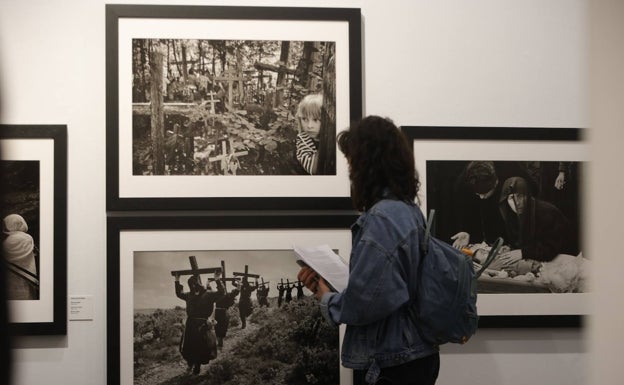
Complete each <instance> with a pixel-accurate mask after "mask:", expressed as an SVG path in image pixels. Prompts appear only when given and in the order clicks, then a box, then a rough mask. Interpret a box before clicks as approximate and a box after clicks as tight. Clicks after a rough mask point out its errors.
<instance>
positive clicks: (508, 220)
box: [426, 160, 591, 293]
mask: <svg viewBox="0 0 624 385" xmlns="http://www.w3.org/2000/svg"><path fill="white" fill-rule="evenodd" d="M581 169H582V162H552V161H549V162H543V161H482V160H475V161H427V174H426V175H427V180H426V184H427V191H426V194H427V210H431V209H435V220H434V223H435V225H434V231H435V235H436V236H437V237H438V238H440V239H442V240H444V241H446V242H448V243H449V244H451V245H453V246H454V247H455V248H457V249H460V250H462V251H463V252H464V253H465V254H467V255H470V256H472V258H473V260H474V262H475V268H477V267H480V266H481V265H480V264H481V263H483V262H484V261H485V259H486V257H487V256H488V253H489V252H490V250H491V249H492V245H493V243H494V242H495V240H496V239H497V238H498V237H502V238H503V240H504V242H503V246H502V247H501V249H500V250H499V252H498V254H497V255H496V256H495V258H494V260H493V262H492V263H491V264H490V265H489V266H488V268H487V269H486V270H485V271H484V273H483V275H481V277H480V278H479V281H478V286H477V288H478V291H479V292H480V293H580V292H586V291H587V288H586V283H587V277H588V275H589V269H590V265H591V256H587V255H585V254H583V245H582V242H581V240H582V231H583V229H582V227H581V224H582V223H583V222H582V220H581V217H580V216H581V212H582V210H581V205H580V202H581V189H580V187H581V186H582V183H583V178H582V172H581V171H582V170H581Z"/></svg>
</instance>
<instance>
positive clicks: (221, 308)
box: [215, 289, 239, 338]
mask: <svg viewBox="0 0 624 385" xmlns="http://www.w3.org/2000/svg"><path fill="white" fill-rule="evenodd" d="M238 293H239V290H238V289H234V290H232V291H231V292H229V293H227V294H225V295H224V296H222V297H221V298H219V299H218V300H217V302H216V303H215V321H217V324H216V325H215V334H216V335H217V338H224V337H225V335H226V334H227V331H228V328H229V326H230V316H229V315H228V313H227V311H228V309H229V308H230V306H232V305H234V301H235V300H236V296H237V295H238Z"/></svg>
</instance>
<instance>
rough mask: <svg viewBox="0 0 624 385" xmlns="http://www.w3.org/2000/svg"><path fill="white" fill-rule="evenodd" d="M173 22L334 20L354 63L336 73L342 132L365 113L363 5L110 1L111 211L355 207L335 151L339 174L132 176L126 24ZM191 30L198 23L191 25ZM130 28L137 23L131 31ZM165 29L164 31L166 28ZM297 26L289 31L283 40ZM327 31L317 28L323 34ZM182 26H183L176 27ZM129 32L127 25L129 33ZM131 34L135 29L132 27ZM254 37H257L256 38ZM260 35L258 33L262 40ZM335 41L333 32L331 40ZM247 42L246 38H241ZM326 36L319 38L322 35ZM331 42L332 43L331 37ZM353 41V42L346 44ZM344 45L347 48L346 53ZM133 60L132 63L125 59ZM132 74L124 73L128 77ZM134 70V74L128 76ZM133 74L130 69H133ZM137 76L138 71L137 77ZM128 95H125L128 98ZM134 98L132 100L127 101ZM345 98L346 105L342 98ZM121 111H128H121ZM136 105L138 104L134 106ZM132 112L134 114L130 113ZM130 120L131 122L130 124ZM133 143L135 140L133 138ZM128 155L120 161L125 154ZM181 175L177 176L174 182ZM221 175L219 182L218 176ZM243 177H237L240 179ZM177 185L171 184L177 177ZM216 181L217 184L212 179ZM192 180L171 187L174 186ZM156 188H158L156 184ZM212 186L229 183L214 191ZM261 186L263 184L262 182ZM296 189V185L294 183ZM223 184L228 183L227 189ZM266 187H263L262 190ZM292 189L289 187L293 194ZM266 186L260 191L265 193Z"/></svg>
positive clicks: (343, 166)
mask: <svg viewBox="0 0 624 385" xmlns="http://www.w3.org/2000/svg"><path fill="white" fill-rule="evenodd" d="M150 20H154V22H155V23H158V22H171V23H177V24H175V25H176V26H185V25H191V24H192V23H195V22H201V23H205V24H202V30H204V31H205V30H210V23H215V22H220V23H221V22H227V23H232V24H233V25H234V26H235V27H236V29H237V30H243V31H244V30H245V28H246V26H247V23H252V22H258V21H261V22H267V23H275V22H291V23H298V22H301V25H308V24H310V23H320V24H319V25H324V26H325V25H327V24H326V23H332V25H333V24H336V25H337V26H339V28H342V29H341V31H344V33H342V32H341V34H340V37H339V38H338V37H337V38H336V40H338V41H341V43H340V44H341V45H340V46H339V45H338V44H337V45H336V46H337V47H339V48H338V49H337V53H336V55H337V57H338V58H344V59H345V60H340V61H339V62H340V63H343V62H345V61H348V65H346V66H345V65H342V66H337V69H336V76H337V79H338V78H339V79H341V80H340V81H337V85H336V93H337V94H336V95H338V93H340V95H341V96H340V97H338V96H337V103H336V105H337V106H336V116H337V120H336V131H337V132H338V131H340V130H342V129H344V128H346V127H347V126H348V125H349V123H350V122H351V121H353V120H357V119H359V118H361V116H362V85H361V84H362V63H361V60H362V59H361V57H362V51H361V50H362V48H361V38H362V34H361V14H360V9H356V8H305V7H301V8H298V7H297V8H295V7H293V8H291V7H229V6H170V5H122V4H107V5H106V127H107V128H106V131H107V135H106V147H107V150H106V153H107V161H106V180H107V193H106V196H107V210H109V211H123V210H195V209H202V210H213V209H218V210H282V209H284V210H306V209H314V210H316V209H329V210H333V209H350V208H351V200H350V198H349V182H348V175H347V165H346V160H344V159H343V157H342V156H339V152H336V154H337V155H336V173H335V175H312V176H310V175H307V176H306V175H284V176H279V175H278V176H273V175H263V176H258V175H252V176H250V178H247V177H248V176H236V175H229V176H227V178H224V176H223V175H220V176H219V175H217V176H214V175H212V176H205V177H203V178H202V177H200V178H196V175H195V176H187V175H176V176H166V175H157V176H146V175H133V174H134V171H133V170H132V152H133V150H132V148H131V146H126V147H124V149H120V147H123V146H124V145H123V144H122V143H125V139H124V138H126V137H127V136H128V135H130V136H131V135H132V134H131V133H128V131H130V132H131V131H132V129H131V127H128V124H127V123H126V120H124V123H123V124H122V123H120V121H121V120H123V119H126V118H127V116H126V114H125V113H124V111H125V110H124V108H120V106H122V107H123V106H125V105H130V106H131V105H132V103H131V102H132V98H131V97H130V98H127V97H120V93H122V92H124V90H125V88H127V87H125V88H124V87H120V84H122V83H123V84H128V83H127V82H121V80H120V63H125V62H126V61H130V58H129V57H126V56H124V55H128V54H127V52H126V51H124V53H123V54H122V53H120V42H121V41H124V40H123V39H124V38H126V39H128V37H125V35H124V37H123V38H122V37H121V36H120V35H122V34H123V33H120V25H122V23H124V22H125V21H130V23H132V22H134V21H137V23H139V22H143V21H150ZM191 28H192V27H191ZM130 29H131V28H130ZM161 29H162V28H161ZM297 29H298V28H283V29H282V31H283V32H279V33H283V34H284V37H283V40H289V34H291V33H292V31H295V30H297ZM326 29H327V28H318V30H319V31H323V30H326ZM172 30H180V28H172ZM124 31H125V30H124ZM127 34H128V35H131V34H132V33H130V32H128V33H127ZM246 38H247V39H254V36H253V35H251V36H249V37H246ZM255 39H256V40H257V39H258V38H255ZM330 39H331V37H330ZM240 40H245V39H244V38H243V39H240ZM319 41H320V40H319ZM325 41H328V40H325ZM345 46H347V47H345ZM340 50H342V51H341V52H339V51H340ZM126 59H128V60H126ZM126 72H128V71H121V74H125V73H126ZM126 75H127V74H126ZM130 75H131V74H130ZM130 77H132V76H130ZM122 99H123V100H122ZM126 100H128V102H127V103H126V102H125V101H126ZM343 100H344V102H343ZM120 110H121V111H120ZM130 110H131V108H130ZM131 115H132V112H130V114H129V116H130V118H131ZM130 125H131V124H130ZM129 141H130V142H132V139H130V140H129ZM128 157H129V158H130V159H129V160H120V159H121V158H124V159H128ZM171 178H174V179H171ZM211 178H216V179H211ZM235 178H237V179H235ZM174 181H175V183H172V182H174ZM213 181H217V182H218V183H213ZM180 182H182V183H187V185H186V187H184V186H179V187H178V188H176V189H172V190H171V191H169V190H168V189H167V186H171V185H172V184H178V185H179V183H180ZM152 183H153V184H155V185H151V184H152ZM206 183H209V184H211V185H212V186H213V187H214V186H216V185H219V186H224V187H223V190H219V191H213V189H212V188H206V186H205V185H204V184H206ZM260 184H261V185H262V186H261V187H259V186H260ZM289 186H290V187H289ZM220 188H221V187H220ZM258 188H260V190H262V191H260V190H258ZM286 189H290V190H289V191H287V190H286ZM258 191H260V192H258Z"/></svg>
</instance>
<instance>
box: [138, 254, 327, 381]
mask: <svg viewBox="0 0 624 385" xmlns="http://www.w3.org/2000/svg"><path fill="white" fill-rule="evenodd" d="M292 254H293V252H292V250H240V251H239V250H218V251H212V250H195V251H171V252H169V251H157V252H151V251H150V252H146V251H143V252H141V251H139V252H135V253H134V384H228V383H245V384H258V383H272V384H306V383H316V384H328V385H329V384H339V353H338V344H339V339H338V328H336V327H333V326H330V325H329V324H328V323H326V322H324V321H323V319H322V316H321V314H320V309H319V305H318V301H316V300H315V299H314V298H313V297H312V293H311V292H310V291H308V289H306V288H305V287H304V286H303V283H302V282H299V281H297V272H298V271H299V266H298V265H297V264H296V263H294V259H293V255H292Z"/></svg>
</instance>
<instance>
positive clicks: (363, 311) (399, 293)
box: [321, 199, 438, 383]
mask: <svg viewBox="0 0 624 385" xmlns="http://www.w3.org/2000/svg"><path fill="white" fill-rule="evenodd" d="M423 228H424V217H423V215H422V213H421V211H420V208H419V207H418V206H416V205H415V204H413V203H411V202H410V203H408V202H404V201H399V200H393V199H383V200H381V201H379V202H377V203H376V204H375V205H374V206H373V207H371V208H370V209H369V210H368V211H366V212H365V213H363V214H362V215H361V216H360V217H359V218H358V220H357V221H356V222H355V224H354V225H353V226H352V227H351V232H352V237H353V238H352V242H353V244H352V250H351V258H350V261H349V282H348V285H347V288H346V289H344V290H343V291H342V292H340V293H326V294H325V295H324V296H323V298H322V299H321V312H322V313H323V316H324V317H325V319H327V320H328V321H329V322H330V323H332V324H335V325H338V324H341V323H342V324H346V325H347V327H346V332H345V335H344V339H343V342H342V352H341V359H342V364H343V366H345V367H347V368H352V369H368V371H367V374H366V381H367V382H368V383H374V382H375V381H376V379H377V377H378V376H379V372H380V368H385V367H389V366H396V365H401V364H403V363H406V362H409V361H412V360H414V359H417V358H422V357H425V356H428V355H431V354H434V353H436V352H437V351H438V347H437V346H432V345H429V344H428V343H426V342H423V341H422V340H421V338H420V337H419V335H418V332H417V330H416V328H415V326H414V324H413V323H412V321H411V320H410V319H409V318H408V316H407V311H406V305H407V303H408V302H409V300H410V294H409V293H413V292H414V290H415V285H416V279H417V278H416V277H417V266H418V263H419V262H420V258H421V256H420V248H419V236H420V234H422V229H423Z"/></svg>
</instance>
